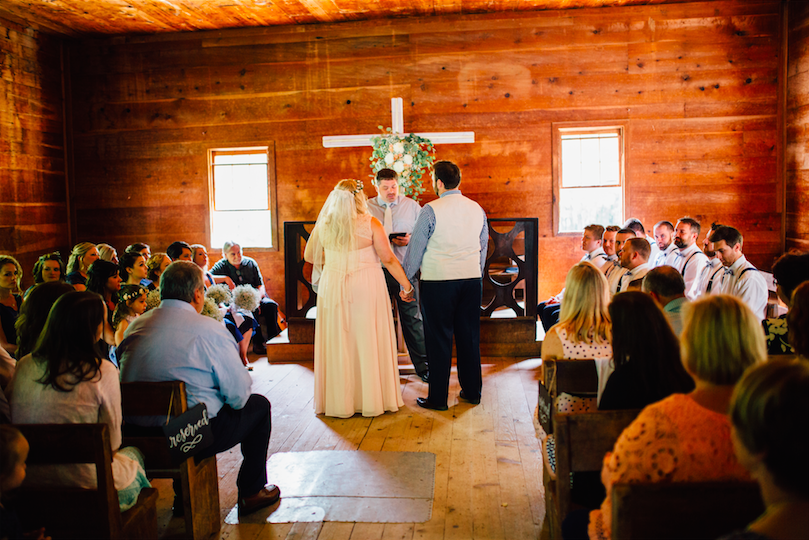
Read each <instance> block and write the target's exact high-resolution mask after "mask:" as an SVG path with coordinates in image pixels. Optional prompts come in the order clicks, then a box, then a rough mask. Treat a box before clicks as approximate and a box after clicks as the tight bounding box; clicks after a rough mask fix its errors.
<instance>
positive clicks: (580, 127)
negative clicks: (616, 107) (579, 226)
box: [551, 119, 629, 237]
mask: <svg viewBox="0 0 809 540" xmlns="http://www.w3.org/2000/svg"><path fill="white" fill-rule="evenodd" d="M551 130H552V135H551V141H552V143H551V144H552V151H551V160H552V177H553V201H552V205H553V225H552V226H553V236H554V237H556V236H558V237H574V236H580V235H581V231H577V232H574V231H570V232H560V231H559V217H560V216H559V213H560V210H559V194H560V191H561V189H562V187H561V183H562V182H561V172H562V170H561V169H562V135H575V134H579V133H580V134H595V133H614V132H616V131H617V133H618V139H619V144H618V151H619V153H620V157H619V160H620V171H619V174H620V187H621V223H623V222H624V221H625V220H626V216H627V215H628V197H627V181H628V179H627V172H626V171H627V166H626V163H627V160H628V151H627V148H628V145H627V143H626V142H627V137H628V134H629V120H626V119H623V120H600V121H591V122H553V123H551ZM593 187H598V186H593ZM568 189H582V188H568ZM601 225H603V226H605V227H606V226H607V225H618V224H617V223H616V224H613V223H602V224H601Z"/></svg>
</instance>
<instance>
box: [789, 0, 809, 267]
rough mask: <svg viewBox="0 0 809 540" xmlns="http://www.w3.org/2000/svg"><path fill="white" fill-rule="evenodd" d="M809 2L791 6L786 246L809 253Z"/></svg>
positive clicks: (791, 3) (791, 4)
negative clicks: (808, 126)
mask: <svg viewBox="0 0 809 540" xmlns="http://www.w3.org/2000/svg"><path fill="white" fill-rule="evenodd" d="M808 53H809V2H790V4H789V63H788V65H787V91H788V94H787V147H786V167H787V173H786V199H787V200H786V244H787V249H793V248H794V249H800V250H803V251H809V132H808V131H807V129H806V124H807V122H809V54H808Z"/></svg>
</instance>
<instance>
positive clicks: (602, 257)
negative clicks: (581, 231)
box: [581, 248, 607, 268]
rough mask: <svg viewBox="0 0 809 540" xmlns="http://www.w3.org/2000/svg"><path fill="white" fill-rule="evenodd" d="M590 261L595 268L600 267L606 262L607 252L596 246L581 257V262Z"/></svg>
mask: <svg viewBox="0 0 809 540" xmlns="http://www.w3.org/2000/svg"><path fill="white" fill-rule="evenodd" d="M584 261H590V262H591V263H593V264H594V265H596V268H601V267H602V266H604V264H605V263H606V262H607V254H606V253H604V249H603V248H597V249H594V250H593V251H591V252H590V253H588V254H587V255H585V256H584V257H582V258H581V262H584Z"/></svg>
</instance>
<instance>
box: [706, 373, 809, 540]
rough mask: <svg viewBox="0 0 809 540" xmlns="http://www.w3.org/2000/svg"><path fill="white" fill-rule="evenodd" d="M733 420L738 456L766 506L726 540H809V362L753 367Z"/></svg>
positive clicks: (742, 387) (738, 391)
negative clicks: (808, 539) (745, 528)
mask: <svg viewBox="0 0 809 540" xmlns="http://www.w3.org/2000/svg"><path fill="white" fill-rule="evenodd" d="M730 418H731V422H732V425H733V430H732V440H733V447H734V449H735V451H736V456H737V457H738V459H739V463H741V464H742V465H743V466H744V467H745V468H746V469H747V470H748V471H750V475H751V476H752V477H753V479H755V480H756V481H757V482H758V484H759V487H760V488H761V496H762V499H764V505H765V506H766V509H765V511H764V513H763V514H762V515H761V516H760V517H759V518H758V519H757V520H755V521H754V522H753V523H751V524H750V525H749V526H748V527H747V530H746V531H744V532H741V531H739V532H736V533H732V534H730V535H728V536H725V537H724V538H723V539H722V540H781V539H791V538H796V539H797V538H809V461H807V459H806V456H808V455H809V430H807V429H806V426H809V362H806V361H804V360H797V359H792V360H788V359H785V358H779V359H774V360H770V361H769V362H767V363H765V364H762V365H759V366H756V367H754V368H751V369H749V370H747V372H746V373H745V375H744V377H743V378H742V380H741V381H739V384H738V385H736V390H735V391H734V392H733V399H732V401H731V405H730Z"/></svg>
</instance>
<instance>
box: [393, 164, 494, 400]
mask: <svg viewBox="0 0 809 540" xmlns="http://www.w3.org/2000/svg"><path fill="white" fill-rule="evenodd" d="M460 183H461V170H460V169H459V168H458V166H457V165H455V164H454V163H452V162H449V161H439V162H438V163H436V164H435V167H434V168H433V189H435V193H436V194H437V195H438V197H439V198H438V199H436V200H434V201H431V202H429V203H427V204H426V205H424V208H422V209H421V213H420V214H419V217H418V219H417V220H416V225H415V227H414V228H413V233H412V236H411V238H410V244H409V247H408V250H407V254H406V255H405V262H404V269H405V273H406V274H407V277H408V279H410V281H411V283H414V286H415V279H416V272H418V271H419V269H421V314H422V317H423V320H424V337H425V342H426V344H427V359H428V362H429V365H430V380H429V385H430V389H429V393H428V395H427V397H426V398H421V397H420V398H418V399H417V400H416V403H418V405H419V406H420V407H423V408H425V409H434V410H437V411H446V410H447V408H448V407H447V398H448V394H449V375H450V370H451V367H452V337H453V335H454V336H455V348H456V352H457V360H458V382H459V383H460V385H461V393H460V396H459V397H460V398H461V399H463V400H464V401H468V402H469V403H472V404H475V405H477V404H478V403H480V391H481V385H482V376H481V368H480V301H481V296H482V294H483V280H482V276H483V268H484V266H485V264H486V248H487V245H488V243H489V227H488V224H487V223H486V212H484V211H483V209H482V208H481V207H480V205H479V204H477V203H476V202H474V201H472V200H471V199H468V198H466V197H464V196H463V195H461V190H460V189H458V188H459V185H460ZM400 295H401V296H402V298H403V299H409V297H407V296H406V295H405V293H404V291H402V292H401V293H400Z"/></svg>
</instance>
